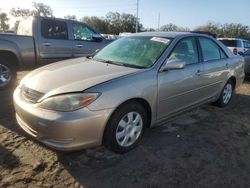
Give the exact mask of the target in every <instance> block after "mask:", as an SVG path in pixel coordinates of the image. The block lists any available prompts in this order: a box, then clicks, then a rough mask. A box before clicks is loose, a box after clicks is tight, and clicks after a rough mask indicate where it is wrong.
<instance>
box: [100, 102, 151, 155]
mask: <svg viewBox="0 0 250 188" xmlns="http://www.w3.org/2000/svg"><path fill="white" fill-rule="evenodd" d="M146 124H147V114H146V112H145V110H144V108H143V107H142V105H140V104H139V103H137V102H133V103H132V102H131V103H127V104H125V105H123V106H121V107H120V108H118V110H117V111H115V113H114V114H113V115H112V116H111V118H110V120H109V121H108V123H107V127H106V130H105V133H104V144H105V145H106V147H107V148H108V149H110V150H112V151H114V152H117V153H126V152H128V151H130V150H132V149H133V148H135V147H136V146H137V144H138V143H139V142H140V140H141V138H142V135H143V132H144V129H145V127H146Z"/></svg>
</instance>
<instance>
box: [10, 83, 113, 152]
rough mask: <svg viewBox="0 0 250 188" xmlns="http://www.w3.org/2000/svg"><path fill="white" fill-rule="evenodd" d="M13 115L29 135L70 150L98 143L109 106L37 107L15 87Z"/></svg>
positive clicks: (55, 147) (52, 145) (106, 119)
mask: <svg viewBox="0 0 250 188" xmlns="http://www.w3.org/2000/svg"><path fill="white" fill-rule="evenodd" d="M13 98H14V106H15V110H16V119H17V122H18V124H19V125H20V127H21V128H22V129H23V130H24V131H25V132H27V133H28V134H29V135H31V136H32V137H34V138H35V139H37V140H39V141H40V142H42V143H44V144H45V145H48V146H50V147H52V148H54V149H57V150H63V151H70V150H77V149H83V148H88V147H93V146H98V145H101V144H102V137H103V132H104V128H105V126H106V123H107V121H108V118H109V117H110V115H111V113H112V111H113V110H112V109H105V110H98V111H91V110H89V109H88V108H82V109H80V110H76V111H73V112H55V111H51V110H46V109H41V108H39V107H38V106H37V104H31V103H27V102H26V101H24V100H23V99H22V97H21V94H20V89H19V88H17V89H16V90H15V92H14V95H13Z"/></svg>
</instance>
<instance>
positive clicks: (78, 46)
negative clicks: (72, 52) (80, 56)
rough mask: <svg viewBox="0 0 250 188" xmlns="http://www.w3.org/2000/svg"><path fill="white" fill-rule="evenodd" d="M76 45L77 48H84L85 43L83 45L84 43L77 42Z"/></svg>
mask: <svg viewBox="0 0 250 188" xmlns="http://www.w3.org/2000/svg"><path fill="white" fill-rule="evenodd" d="M75 47H77V48H82V47H83V45H82V44H76V45H75Z"/></svg>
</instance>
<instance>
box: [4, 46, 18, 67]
mask: <svg viewBox="0 0 250 188" xmlns="http://www.w3.org/2000/svg"><path fill="white" fill-rule="evenodd" d="M0 57H1V58H3V59H7V60H8V61H10V63H11V64H12V65H13V66H14V68H16V69H18V68H19V60H18V57H17V56H16V54H15V53H14V52H12V51H8V50H0Z"/></svg>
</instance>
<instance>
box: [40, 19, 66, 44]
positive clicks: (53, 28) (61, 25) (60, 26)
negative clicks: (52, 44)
mask: <svg viewBox="0 0 250 188" xmlns="http://www.w3.org/2000/svg"><path fill="white" fill-rule="evenodd" d="M41 33H42V36H43V37H44V38H47V39H61V40H67V39H68V29H67V24H66V22H64V21H55V20H46V19H44V20H42V22H41Z"/></svg>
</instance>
